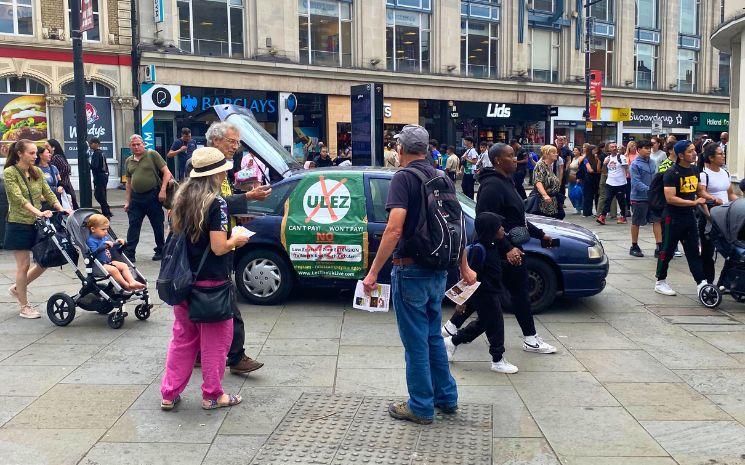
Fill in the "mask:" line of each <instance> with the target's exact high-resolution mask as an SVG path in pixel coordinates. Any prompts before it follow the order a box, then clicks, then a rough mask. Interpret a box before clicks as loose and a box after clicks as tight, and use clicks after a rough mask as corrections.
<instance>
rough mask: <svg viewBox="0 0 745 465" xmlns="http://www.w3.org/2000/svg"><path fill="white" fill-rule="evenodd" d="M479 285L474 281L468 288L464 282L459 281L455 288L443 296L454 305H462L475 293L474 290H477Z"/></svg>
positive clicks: (478, 282) (479, 283)
mask: <svg viewBox="0 0 745 465" xmlns="http://www.w3.org/2000/svg"><path fill="white" fill-rule="evenodd" d="M480 285H481V282H480V281H476V282H475V283H473V284H471V285H470V286H469V285H467V284H466V282H465V281H463V280H462V279H461V280H460V281H458V283H457V284H456V285H455V286H453V287H451V288H450V289H448V290H447V291H445V295H446V296H447V297H448V299H450V300H452V301H453V302H455V304H456V305H463V304H464V303H466V300H468V299H469V298H470V297H471V296H472V295H473V293H474V292H476V289H478V288H479V286H480Z"/></svg>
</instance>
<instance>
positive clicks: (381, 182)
mask: <svg viewBox="0 0 745 465" xmlns="http://www.w3.org/2000/svg"><path fill="white" fill-rule="evenodd" d="M390 185H391V177H390V174H387V173H368V174H365V196H366V197H367V199H366V204H367V237H368V254H369V262H368V264H372V262H373V260H374V259H375V255H376V254H377V253H378V248H379V247H380V240H381V239H382V238H383V232H384V231H385V226H386V224H387V223H388V211H387V210H386V209H385V202H386V200H387V199H388V189H389V188H390ZM378 276H379V281H380V282H385V283H387V282H389V281H390V276H391V261H390V260H388V263H386V265H385V266H384V267H383V269H382V270H380V273H379V274H378Z"/></svg>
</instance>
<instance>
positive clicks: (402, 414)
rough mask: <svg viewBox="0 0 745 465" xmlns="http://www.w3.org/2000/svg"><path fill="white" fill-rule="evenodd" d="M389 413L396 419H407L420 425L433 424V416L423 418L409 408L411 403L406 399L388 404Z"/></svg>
mask: <svg viewBox="0 0 745 465" xmlns="http://www.w3.org/2000/svg"><path fill="white" fill-rule="evenodd" d="M388 414H389V415H390V416H392V417H393V418H395V419H396V420H406V421H410V422H413V423H418V424H420V425H431V424H432V419H431V418H422V417H419V416H417V415H416V414H415V413H414V412H412V411H411V409H410V408H409V404H408V402H406V401H403V402H394V403H392V404H391V405H389V406H388Z"/></svg>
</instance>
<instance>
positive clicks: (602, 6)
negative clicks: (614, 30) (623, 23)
mask: <svg viewBox="0 0 745 465" xmlns="http://www.w3.org/2000/svg"><path fill="white" fill-rule="evenodd" d="M614 6H615V5H614V4H613V0H600V1H598V2H593V3H591V4H590V17H591V18H595V19H597V20H599V21H603V22H606V23H612V22H613V20H614V14H613V7H614Z"/></svg>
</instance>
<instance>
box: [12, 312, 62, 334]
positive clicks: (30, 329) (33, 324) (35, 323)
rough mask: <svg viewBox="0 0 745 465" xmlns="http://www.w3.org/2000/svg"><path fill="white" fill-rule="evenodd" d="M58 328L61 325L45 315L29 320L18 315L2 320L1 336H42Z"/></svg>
mask: <svg viewBox="0 0 745 465" xmlns="http://www.w3.org/2000/svg"><path fill="white" fill-rule="evenodd" d="M41 311H42V310H40V312H41ZM44 311H46V310H44ZM57 328H59V326H55V325H54V324H53V323H52V322H51V321H49V320H48V319H47V318H44V317H42V318H40V319H38V320H27V319H24V318H20V317H18V316H17V315H16V316H15V317H13V318H8V319H7V320H3V321H2V322H0V336H5V335H7V334H12V335H17V334H32V335H36V336H38V337H42V336H44V335H46V334H49V333H51V332H52V331H54V330H55V329H57Z"/></svg>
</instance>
